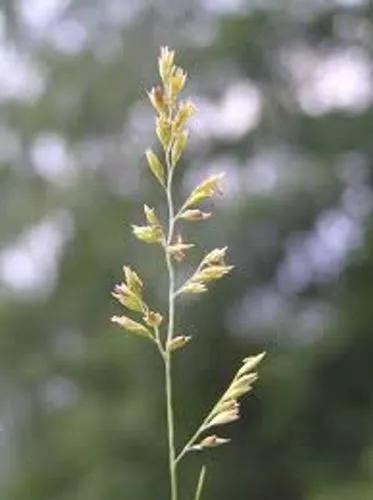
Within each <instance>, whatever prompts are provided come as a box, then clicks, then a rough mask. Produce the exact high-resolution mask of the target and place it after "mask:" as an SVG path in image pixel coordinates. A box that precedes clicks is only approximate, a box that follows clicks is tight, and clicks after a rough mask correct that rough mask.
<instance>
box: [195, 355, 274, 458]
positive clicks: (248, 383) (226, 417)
mask: <svg viewBox="0 0 373 500" xmlns="http://www.w3.org/2000/svg"><path fill="white" fill-rule="evenodd" d="M264 356H265V353H261V354H258V355H256V356H249V357H247V358H245V359H244V360H243V364H242V367H241V368H240V369H239V370H238V372H237V373H236V375H235V377H234V378H233V380H232V382H231V383H230V385H229V387H228V389H227V390H226V391H225V392H224V394H223V395H222V397H221V398H220V399H219V401H218V402H217V403H216V405H215V406H214V408H213V409H212V410H211V412H210V413H209V415H208V417H207V418H206V419H205V421H204V422H203V424H202V426H201V428H200V432H199V434H202V433H203V432H205V431H206V430H208V429H210V428H211V427H218V426H221V425H225V424H229V423H230V422H234V421H235V420H238V419H239V417H240V413H239V409H240V404H239V399H240V398H242V397H243V396H244V395H245V394H247V393H248V392H250V391H251V390H252V387H253V383H254V382H255V381H256V380H258V373H257V372H256V371H254V370H255V368H256V367H257V366H258V365H259V363H260V362H261V361H262V359H263V358H264ZM196 439H197V436H196ZM228 442H229V439H226V438H223V437H220V436H217V435H216V434H212V435H209V436H206V437H204V438H203V439H202V441H200V442H199V443H198V444H193V445H191V446H190V448H189V449H194V450H203V449H204V448H215V447H216V446H219V445H221V444H225V443H228Z"/></svg>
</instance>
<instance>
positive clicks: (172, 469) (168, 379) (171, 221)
mask: <svg viewBox="0 0 373 500" xmlns="http://www.w3.org/2000/svg"><path fill="white" fill-rule="evenodd" d="M165 156H166V164H167V168H168V181H167V190H166V195H167V205H168V235H167V242H166V248H165V255H166V264H167V270H168V281H169V287H168V292H169V293H168V329H167V342H166V351H165V356H164V358H163V359H164V366H165V385H166V387H165V389H166V405H167V431H168V451H169V473H170V488H171V500H177V498H178V487H177V472H176V464H175V456H176V452H175V424H174V411H173V398H172V372H171V353H170V351H167V343H168V342H170V340H171V339H172V337H173V335H174V326H175V297H174V294H175V270H174V267H173V263H172V259H171V255H170V254H169V252H168V250H167V247H168V245H170V244H171V242H172V240H173V237H174V226H175V218H174V205H173V199H172V177H173V169H172V165H171V161H170V149H169V148H168V150H167V151H166V155H165Z"/></svg>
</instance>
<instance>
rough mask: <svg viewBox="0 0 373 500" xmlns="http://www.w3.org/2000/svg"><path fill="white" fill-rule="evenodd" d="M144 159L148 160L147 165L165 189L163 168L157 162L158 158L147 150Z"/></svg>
mask: <svg viewBox="0 0 373 500" xmlns="http://www.w3.org/2000/svg"><path fill="white" fill-rule="evenodd" d="M145 156H146V159H147V160H148V165H149V168H150V170H151V171H152V173H153V175H154V176H155V178H156V179H157V180H158V182H159V183H160V184H161V185H162V186H163V187H165V185H166V174H165V168H164V166H163V165H162V163H161V161H160V160H159V158H158V156H157V155H156V154H155V153H153V151H152V150H151V149H147V150H146V153H145Z"/></svg>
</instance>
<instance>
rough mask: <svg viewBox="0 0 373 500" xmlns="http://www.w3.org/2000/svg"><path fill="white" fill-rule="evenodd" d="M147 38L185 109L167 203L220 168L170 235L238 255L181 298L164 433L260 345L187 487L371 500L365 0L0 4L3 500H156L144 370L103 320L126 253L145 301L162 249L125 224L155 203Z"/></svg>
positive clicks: (160, 288) (262, 497)
mask: <svg viewBox="0 0 373 500" xmlns="http://www.w3.org/2000/svg"><path fill="white" fill-rule="evenodd" d="M165 44H167V45H169V46H171V47H173V48H175V49H176V50H177V54H178V63H179V64H181V65H182V66H183V67H185V68H186V69H187V70H188V73H189V75H190V81H189V84H188V87H187V92H186V95H191V96H192V98H193V100H194V101H195V102H196V104H197V105H198V108H199V114H198V115H197V116H196V117H195V118H194V119H193V123H192V125H191V131H192V137H191V141H190V147H189V149H188V153H187V154H186V156H185V159H184V162H183V165H182V166H180V168H178V172H177V176H176V177H177V178H176V184H177V192H178V194H177V199H178V200H179V201H181V200H182V199H183V197H184V196H186V194H187V193H188V191H189V190H190V188H191V187H192V186H194V185H195V184H196V183H197V182H198V181H199V180H200V179H201V178H202V177H203V176H205V175H206V174H208V173H211V172H220V171H221V170H224V171H225V172H226V174H227V175H226V179H225V195H224V197H222V198H221V199H218V200H216V201H214V202H212V203H211V204H210V205H208V208H211V209H212V210H213V211H214V212H215V216H214V218H213V219H211V221H209V222H208V223H202V224H194V225H192V224H191V225H189V226H188V227H186V228H185V230H186V233H187V235H190V236H192V235H193V237H194V238H195V240H196V241H198V248H197V250H196V251H194V252H193V254H194V257H193V258H194V259H198V257H199V256H200V255H201V254H202V252H203V251H207V250H208V249H211V248H213V247H217V246H224V245H225V244H226V243H228V244H229V247H230V249H231V253H230V260H231V261H232V262H233V263H234V264H235V265H236V269H235V272H234V273H233V274H232V275H231V276H230V277H229V278H228V279H226V280H224V281H222V282H220V283H218V284H217V285H216V286H214V287H213V289H212V291H211V292H210V293H209V294H206V295H204V296H202V297H201V298H199V299H198V300H191V301H189V300H188V301H183V302H182V303H181V306H180V308H179V314H178V329H177V331H180V332H182V333H184V334H187V335H192V336H193V342H192V343H191V344H190V345H189V346H188V349H186V350H185V351H184V352H183V354H179V355H178V359H177V362H176V364H175V384H176V387H177V394H176V405H177V419H178V424H179V425H178V443H179V444H181V443H182V442H183V441H184V439H185V437H186V436H187V435H188V434H189V433H190V432H191V431H192V430H193V429H194V428H195V426H196V424H197V423H198V422H199V420H200V418H201V416H202V415H203V413H204V412H205V410H206V408H207V407H208V406H209V405H210V404H211V403H212V402H213V401H214V399H215V398H216V397H217V395H218V394H219V393H220V391H221V390H222V389H223V388H224V386H225V384H226V382H227V380H228V379H229V377H230V376H231V374H232V373H233V372H234V370H235V369H236V368H237V366H238V364H239V362H240V360H241V359H242V357H243V356H246V355H248V354H250V353H256V352H258V351H260V350H263V349H266V350H267V351H268V357H267V358H266V361H265V363H264V364H263V367H262V371H261V379H260V381H259V383H258V384H257V386H256V390H255V392H254V394H253V395H252V396H251V397H250V398H248V399H247V400H246V402H245V403H244V404H243V412H242V413H243V417H242V419H241V420H240V421H239V423H238V424H236V425H233V426H231V427H230V428H229V429H227V430H226V433H225V435H228V436H230V437H231V438H232V439H233V442H232V444H231V445H229V446H227V447H223V448H221V449H219V450H215V451H213V452H211V453H208V454H206V463H207V466H208V470H209V472H208V480H207V485H206V494H205V496H204V499H205V500H218V499H234V500H241V499H242V500H244V499H248V500H369V499H371V498H373V427H372V422H373V418H372V417H373V397H372V376H373V362H372V359H373V336H372V325H373V302H372V300H373V231H372V222H371V212H372V209H373V196H372V171H373V170H372V169H373V160H372V158H373V156H372V154H373V135H372V131H373V108H372V102H373V63H372V52H373V4H372V3H371V2H369V1H367V0H366V1H364V0H330V1H327V0H294V1H291V0H289V1H282V2H279V1H277V2H275V1H271V0H261V1H259V0H252V1H250V0H188V1H185V0H173V1H166V0H164V1H162V0H153V1H150V0H105V1H99V0H75V1H72V0H70V1H69V0H1V1H0V105H1V115H0V213H1V218H0V234H1V241H0V399H1V404H0V429H1V430H0V484H1V486H0V493H1V494H0V498H1V499H2V500H3V499H4V500H120V499H121V500H150V499H157V500H158V499H159V500H161V499H162V500H163V499H166V498H167V495H168V493H167V463H166V442H165V434H164V401H163V395H162V366H161V365H160V361H159V359H158V356H157V353H156V352H155V350H154V349H153V348H152V346H151V345H150V344H149V345H148V344H147V343H146V342H142V341H140V340H138V339H136V338H131V337H129V336H126V335H125V334H122V333H121V332H120V331H119V330H118V329H117V328H113V327H112V326H111V325H110V323H109V317H110V316H111V315H112V314H115V313H118V311H119V309H118V306H117V305H116V304H115V303H114V302H113V300H112V299H111V297H110V290H111V288H112V286H113V284H114V283H115V282H117V281H118V279H119V277H120V272H121V265H122V264H124V263H127V264H130V265H132V266H134V267H135V268H136V269H137V270H138V271H139V273H140V274H141V275H142V276H143V277H145V278H146V281H147V283H149V284H148V285H147V296H148V297H149V298H150V300H151V301H153V303H155V304H159V306H160V307H161V306H162V307H163V306H164V301H163V297H164V290H165V289H164V286H165V273H164V271H163V270H162V271H160V269H163V268H162V261H161V260H160V256H159V255H158V254H157V252H156V251H155V250H154V249H153V248H149V247H147V246H143V245H141V244H140V243H139V242H137V241H135V240H134V238H133V237H132V235H131V234H130V223H133V222H135V223H141V221H142V214H141V210H142V204H143V202H144V201H145V202H147V203H148V204H149V205H154V206H156V207H159V209H160V207H161V206H162V203H161V199H160V196H161V191H160V190H159V189H158V186H157V184H156V183H155V182H154V181H153V179H152V178H151V176H150V175H149V173H148V171H147V167H146V165H145V161H144V157H143V152H144V150H145V148H146V147H149V146H151V145H154V146H155V144H156V141H155V138H154V133H153V126H154V124H153V112H152V110H151V109H150V106H149V104H148V102H147V98H146V93H145V90H146V89H148V88H150V87H151V86H152V85H153V84H154V83H155V82H156V57H157V56H158V50H159V46H160V45H165ZM160 210H161V209H160ZM160 273H161V274H160ZM200 460H201V457H200V456H198V455H195V456H190V457H188V458H187V460H186V462H185V469H184V473H183V477H182V490H183V496H182V499H185V500H186V499H187V498H191V496H190V493H189V492H190V488H191V486H192V484H194V482H195V480H196V476H197V473H198V469H199V465H200ZM188 495H189V496H188Z"/></svg>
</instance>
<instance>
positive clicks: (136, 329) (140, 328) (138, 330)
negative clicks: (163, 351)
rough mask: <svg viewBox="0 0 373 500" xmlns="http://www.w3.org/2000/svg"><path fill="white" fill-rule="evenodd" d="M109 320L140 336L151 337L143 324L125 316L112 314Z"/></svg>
mask: <svg viewBox="0 0 373 500" xmlns="http://www.w3.org/2000/svg"><path fill="white" fill-rule="evenodd" d="M111 321H112V322H113V323H117V324H118V325H119V326H121V327H122V328H123V329H124V330H126V331H127V332H129V333H134V334H135V335H139V336H141V337H146V338H152V334H151V333H150V331H149V330H148V329H147V328H146V327H145V326H144V325H142V324H141V323H138V322H137V321H134V320H133V319H131V318H128V317H127V316H113V317H112V318H111Z"/></svg>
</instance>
